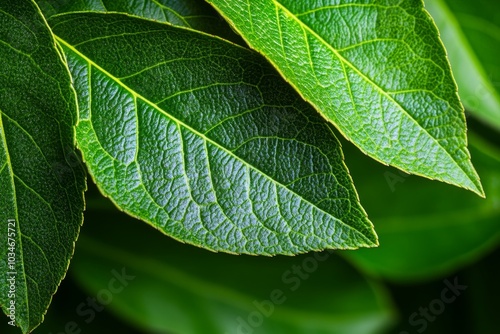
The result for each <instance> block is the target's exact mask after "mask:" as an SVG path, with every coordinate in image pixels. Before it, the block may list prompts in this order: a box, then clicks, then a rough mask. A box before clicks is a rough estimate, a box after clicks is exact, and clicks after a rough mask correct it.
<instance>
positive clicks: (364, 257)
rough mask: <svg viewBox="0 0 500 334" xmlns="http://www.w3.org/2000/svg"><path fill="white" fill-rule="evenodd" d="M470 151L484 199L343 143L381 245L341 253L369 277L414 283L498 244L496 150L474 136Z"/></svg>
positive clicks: (499, 163)
mask: <svg viewBox="0 0 500 334" xmlns="http://www.w3.org/2000/svg"><path fill="white" fill-rule="evenodd" d="M344 147H345V146H344ZM470 149H471V152H472V153H473V156H474V160H475V164H476V166H477V169H478V171H479V173H480V174H481V175H482V181H483V184H484V187H485V192H486V199H481V198H478V197H477V196H474V195H473V194H470V193H464V192H463V191H460V190H459V189H453V188H450V187H448V186H446V185H443V184H438V183H434V182H430V181H427V180H423V179H420V178H415V177H412V176H409V175H407V174H406V175H405V174H403V173H402V172H398V171H396V170H394V169H390V168H387V167H383V166H381V165H380V164H376V163H374V162H372V161H370V160H369V159H367V158H366V157H363V156H362V155H361V154H357V153H356V151H355V150H354V148H349V147H345V150H346V154H347V156H348V157H349V159H347V163H349V166H350V167H351V171H352V175H353V178H354V180H355V181H356V184H358V188H359V193H360V196H361V198H362V199H363V203H364V206H365V207H366V209H367V210H368V211H369V212H370V214H371V215H372V217H373V219H374V220H375V221H376V222H377V233H378V235H379V238H380V243H381V245H383V247H380V248H378V249H374V250H372V251H370V252H364V251H363V250H359V251H356V252H344V253H343V255H345V256H346V257H347V258H348V259H350V260H351V261H353V262H354V263H356V265H358V266H359V267H361V268H362V269H363V270H365V271H368V272H370V273H372V274H374V275H378V276H383V277H386V278H389V279H391V280H398V281H416V280H422V279H430V278H434V277H438V276H441V277H442V276H445V275H447V274H449V273H450V272H452V271H455V270H457V269H458V268H460V267H463V266H464V265H466V264H469V263H471V262H473V261H474V260H476V259H477V258H478V257H480V256H482V255H483V254H484V253H485V252H487V251H490V250H491V249H492V248H493V247H495V246H496V245H498V242H499V241H500V231H499V229H498V222H499V221H500V152H498V150H496V149H495V148H492V147H490V146H489V145H488V144H486V143H484V142H483V141H482V140H480V139H479V138H478V137H477V136H471V141H470ZM409 198H411V201H409V200H408V199H409Z"/></svg>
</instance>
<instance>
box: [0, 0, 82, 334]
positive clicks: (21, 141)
mask: <svg viewBox="0 0 500 334" xmlns="http://www.w3.org/2000/svg"><path fill="white" fill-rule="evenodd" d="M0 58H1V60H2V64H3V65H2V69H1V70H0V73H1V74H0V85H1V86H2V90H1V91H0V100H1V101H0V165H1V166H2V167H1V168H0V191H1V196H0V206H1V208H2V210H1V212H0V219H1V227H2V230H1V231H0V239H1V245H2V247H1V254H0V256H1V259H2V261H0V263H1V265H0V278H1V281H2V284H1V289H2V294H1V295H0V301H1V304H2V309H3V311H4V312H5V313H6V314H10V311H9V310H8V309H7V306H10V305H11V303H12V302H14V304H15V317H14V318H15V319H14V318H12V317H11V318H10V319H11V320H15V321H14V323H16V325H17V326H19V327H20V328H21V330H22V331H23V332H25V333H26V332H30V331H31V330H32V329H33V328H35V327H37V326H38V325H39V324H40V323H41V321H42V319H43V315H44V314H45V312H46V310H47V308H48V305H49V304H50V302H51V299H52V295H53V294H54V293H55V291H56V290H57V287H58V285H59V283H60V282H61V280H62V279H63V277H64V276H65V274H66V270H67V268H68V265H69V260H70V258H71V257H72V255H73V250H74V242H75V241H76V239H77V236H78V232H79V229H80V226H81V224H82V220H83V209H84V199H83V193H84V191H85V174H84V171H83V169H82V166H81V164H79V163H78V161H75V160H74V159H75V157H77V156H76V155H75V152H74V149H75V148H74V146H75V133H74V125H75V123H76V119H77V110H76V103H75V94H74V91H73V90H72V87H71V81H70V77H69V73H68V69H67V68H66V66H65V64H64V60H63V58H62V55H61V53H60V50H58V49H57V46H56V44H55V41H54V39H53V37H52V35H51V33H50V30H49V28H48V26H47V25H46V22H45V20H44V18H43V17H42V15H41V13H40V12H39V10H38V7H37V6H36V5H35V4H34V3H33V2H31V1H26V0H23V1H17V2H15V3H9V4H6V3H2V4H1V5H0ZM9 222H12V224H13V225H11V224H9ZM14 225H15V227H14ZM10 227H11V228H12V230H11V229H9V228H10ZM14 230H15V231H14ZM10 247H12V249H10ZM12 255H14V257H12ZM8 257H9V258H14V261H13V262H9V264H8V262H7V258H8ZM11 265H12V266H11ZM12 272H14V273H16V274H14V275H13V274H11V273H12ZM12 277H14V281H15V284H14V285H13V286H15V287H16V289H15V291H14V292H13V294H11V293H12V289H11V286H10V285H9V284H8V281H7V278H12Z"/></svg>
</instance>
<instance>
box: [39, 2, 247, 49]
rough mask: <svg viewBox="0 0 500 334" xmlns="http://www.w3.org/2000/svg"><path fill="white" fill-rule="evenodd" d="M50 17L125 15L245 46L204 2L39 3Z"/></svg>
mask: <svg viewBox="0 0 500 334" xmlns="http://www.w3.org/2000/svg"><path fill="white" fill-rule="evenodd" d="M37 2H38V4H39V5H40V7H41V8H42V10H44V13H45V15H46V16H47V17H50V16H53V15H55V14H62V13H70V12H81V11H95V12H121V13H128V14H132V15H136V16H140V17H144V18H147V19H151V20H155V21H159V22H169V23H171V24H174V25H176V26H181V27H187V28H192V29H195V30H200V31H204V32H206V33H209V34H213V35H217V36H220V37H222V38H224V39H227V40H230V41H233V42H235V43H238V44H244V42H243V41H242V40H241V37H239V36H238V35H236V34H235V33H234V32H233V31H232V30H231V28H229V25H228V24H227V23H226V22H225V21H224V20H223V19H222V18H221V17H220V15H219V14H218V13H217V12H216V11H215V10H214V9H213V8H212V7H211V6H210V5H208V4H207V3H206V2H205V1H204V0H182V1H179V0H134V1H130V0H90V1H89V0H37Z"/></svg>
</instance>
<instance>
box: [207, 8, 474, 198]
mask: <svg viewBox="0 0 500 334" xmlns="http://www.w3.org/2000/svg"><path fill="white" fill-rule="evenodd" d="M208 2H209V3H211V4H213V5H214V6H215V7H216V8H217V9H218V10H219V11H220V12H221V14H222V15H223V16H225V17H226V18H227V19H228V20H229V22H230V23H231V25H233V26H234V27H235V28H236V29H237V30H238V31H239V32H240V33H241V35H242V36H243V37H244V39H245V40H246V41H247V42H248V44H249V45H250V46H251V47H252V48H254V49H256V50H257V51H259V52H261V53H262V54H264V55H265V56H266V57H267V58H268V59H269V60H270V61H271V62H272V63H273V64H274V65H275V66H276V68H277V69H278V70H279V71H280V72H281V74H282V75H283V77H284V78H285V79H286V80H287V81H289V82H290V83H291V84H292V85H293V86H294V87H296V89H297V90H298V91H299V92H300V93H301V94H302V96H303V97H304V98H305V99H306V100H307V101H310V102H311V103H312V104H313V105H314V106H315V107H316V108H317V109H318V110H319V111H320V112H321V113H322V114H323V115H324V117H325V118H327V119H328V120H330V121H331V122H333V123H334V124H335V125H336V126H337V128H338V129H339V130H340V131H341V132H342V133H343V134H344V135H345V136H346V138H347V139H348V140H350V141H352V142H353V143H354V144H355V145H356V146H358V147H359V148H360V149H361V150H362V151H363V152H365V153H366V154H368V155H369V156H371V157H373V158H374V159H376V160H378V161H381V162H383V163H384V164H389V165H392V166H395V167H398V168H400V169H402V170H404V171H407V172H409V173H413V174H417V175H422V176H426V177H428V178H431V179H437V180H441V181H444V182H447V183H451V184H454V185H458V186H460V187H464V188H467V189H470V190H472V191H474V192H476V193H478V194H480V195H482V194H483V192H482V188H481V184H480V181H479V178H478V176H477V174H476V172H475V170H474V168H473V166H472V164H471V162H470V156H469V152H468V151H467V148H466V133H465V132H466V126H465V117H464V112H463V107H462V105H461V103H460V101H459V99H458V95H457V88H456V85H455V82H454V80H453V77H452V75H451V71H450V66H449V63H448V60H447V58H446V54H445V51H444V48H443V46H442V44H441V41H440V40H439V37H438V33H437V30H436V28H435V26H434V23H433V22H432V20H431V18H430V16H429V14H428V13H427V12H426V11H425V10H424V9H423V4H422V1H416V0H402V1H394V0H368V1H359V0H349V1H343V2H342V3H341V4H339V3H338V1H304V0H300V1H297V0H279V1H278V0H208Z"/></svg>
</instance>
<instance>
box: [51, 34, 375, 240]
mask: <svg viewBox="0 0 500 334" xmlns="http://www.w3.org/2000/svg"><path fill="white" fill-rule="evenodd" d="M55 37H56V39H57V40H58V41H59V42H60V43H62V44H64V46H66V47H67V48H69V49H70V50H72V51H73V52H74V53H76V54H77V55H79V56H80V57H81V58H83V59H84V60H85V61H86V62H88V63H89V64H90V65H91V66H94V67H95V68H97V69H98V70H99V71H101V72H102V73H104V74H105V75H106V76H108V77H109V78H110V79H112V80H113V81H115V82H116V83H118V84H119V85H120V86H122V87H123V88H124V89H125V90H127V91H128V92H129V93H130V94H132V95H133V96H135V97H136V98H140V99H142V100H143V101H144V102H146V103H148V104H149V105H151V106H152V107H153V108H154V109H156V110H158V111H159V112H160V113H162V114H163V115H165V116H166V117H168V118H169V119H171V120H172V121H174V122H176V123H177V124H178V125H182V126H183V127H185V128H186V129H187V130H189V131H191V132H192V133H193V134H196V135H197V136H199V137H200V138H202V139H203V140H204V141H205V142H209V143H211V144H212V145H214V146H216V147H218V148H219V149H221V150H222V151H224V152H226V153H227V154H229V155H231V156H232V157H233V158H235V159H236V160H237V161H240V162H241V163H242V164H244V165H246V166H247V168H249V169H251V170H254V171H256V172H258V173H260V174H261V175H263V176H264V177H265V178H267V179H268V180H270V181H271V182H272V183H273V184H279V185H280V186H281V187H282V188H284V189H286V190H287V191H289V192H290V193H292V194H293V195H295V196H297V197H298V198H300V200H301V201H304V202H305V203H307V204H309V205H310V206H311V207H314V208H315V209H316V210H318V211H320V212H322V213H323V214H325V215H327V216H329V217H332V218H333V219H334V221H336V222H338V223H340V224H342V225H344V226H346V227H347V228H348V229H350V230H352V231H354V232H355V233H356V234H358V235H359V236H361V237H362V238H363V240H364V241H365V244H363V245H361V244H359V245H357V246H356V248H357V247H362V246H370V245H374V244H375V243H373V242H372V241H371V240H370V239H369V238H368V237H367V236H365V235H364V234H363V233H362V232H361V231H358V230H357V229H355V228H354V227H352V226H350V225H348V224H347V223H345V222H344V221H342V220H341V219H340V218H338V217H335V216H334V215H333V214H331V213H329V212H326V211H324V210H323V209H322V208H320V207H318V206H317V205H315V204H313V203H311V202H310V201H309V200H307V199H305V198H303V197H302V196H301V195H299V194H297V193H296V192H295V191H293V190H292V189H289V188H288V187H286V186H285V185H283V184H282V183H281V182H278V181H276V180H274V179H273V178H271V177H270V176H269V175H267V174H266V173H264V172H263V171H261V170H259V169H257V168H256V167H255V166H252V165H250V164H249V163H248V162H246V161H245V160H243V159H241V158H240V157H238V156H236V155H235V154H234V153H233V152H231V151H229V150H227V149H226V148H224V147H222V146H221V145H220V144H219V143H217V142H215V141H213V140H212V139H210V138H208V137H206V136H205V135H204V134H202V133H200V132H199V131H197V130H195V129H194V128H192V127H191V126H189V125H187V124H185V123H184V122H182V121H180V120H178V119H177V118H175V117H173V116H172V115H170V114H168V113H167V112H165V111H164V110H162V109H161V108H160V107H158V106H157V105H156V104H154V103H153V102H151V101H150V100H149V99H146V98H145V97H143V96H142V95H140V94H138V93H137V92H135V91H134V90H133V89H131V88H130V87H128V86H127V85H125V84H124V83H123V82H121V81H120V80H119V79H117V78H116V77H115V76H113V75H112V74H110V73H109V72H108V71H106V70H104V69H103V68H102V67H100V66H99V65H98V64H96V63H95V62H94V61H92V60H91V59H89V58H88V57H86V56H85V55H84V54H82V53H81V52H80V51H78V50H77V49H75V48H74V47H73V46H72V45H71V44H69V43H68V42H66V41H65V40H64V39H62V38H61V37H59V36H57V35H55ZM136 112H137V111H136ZM342 163H343V162H342ZM343 164H344V163H343ZM344 166H345V164H344ZM350 201H351V200H350V199H349V202H350ZM351 205H352V204H351ZM363 218H364V219H363V220H364V222H368V223H369V224H370V225H372V224H371V223H370V221H369V220H368V219H367V217H366V216H364V217H363ZM287 225H288V224H287ZM321 239H322V240H323V241H325V242H326V240H324V239H323V238H321Z"/></svg>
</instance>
